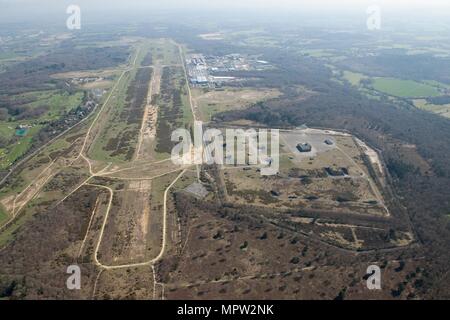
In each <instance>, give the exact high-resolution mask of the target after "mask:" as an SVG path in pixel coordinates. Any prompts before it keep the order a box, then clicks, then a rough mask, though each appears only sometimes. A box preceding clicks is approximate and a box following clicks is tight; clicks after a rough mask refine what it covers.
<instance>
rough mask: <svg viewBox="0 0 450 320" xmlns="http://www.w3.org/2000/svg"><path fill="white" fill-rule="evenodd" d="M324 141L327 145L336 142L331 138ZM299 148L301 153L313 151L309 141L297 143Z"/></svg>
mask: <svg viewBox="0 0 450 320" xmlns="http://www.w3.org/2000/svg"><path fill="white" fill-rule="evenodd" d="M323 143H325V144H326V145H329V146H332V145H333V144H334V141H333V140H331V139H326V140H325V141H324V142H323ZM297 150H298V151H299V152H301V153H306V152H311V151H312V146H311V144H310V143H309V142H303V143H299V144H297Z"/></svg>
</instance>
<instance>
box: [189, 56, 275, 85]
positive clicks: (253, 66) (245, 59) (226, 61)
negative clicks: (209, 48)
mask: <svg viewBox="0 0 450 320" xmlns="http://www.w3.org/2000/svg"><path fill="white" fill-rule="evenodd" d="M186 65H187V70H188V75H189V81H190V83H191V85H193V86H206V87H217V86H221V85H222V84H223V83H226V82H232V81H239V79H238V78H236V77H233V76H226V75H224V74H226V73H228V72H236V71H255V70H256V71H263V70H267V69H270V68H272V66H271V65H270V64H269V63H268V62H267V61H263V60H258V59H256V58H254V57H251V56H247V55H241V54H238V53H235V54H228V55H225V56H204V55H202V54H192V55H189V56H188V57H187V59H186Z"/></svg>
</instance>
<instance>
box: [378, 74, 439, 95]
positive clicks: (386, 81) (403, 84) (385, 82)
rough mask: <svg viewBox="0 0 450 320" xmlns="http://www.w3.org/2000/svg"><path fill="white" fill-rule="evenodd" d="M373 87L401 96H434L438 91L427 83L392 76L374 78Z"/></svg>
mask: <svg viewBox="0 0 450 320" xmlns="http://www.w3.org/2000/svg"><path fill="white" fill-rule="evenodd" d="M372 85H373V88H374V89H375V90H377V91H379V92H383V93H386V94H388V95H391V96H396V97H401V98H420V97H436V96H439V95H440V93H439V91H438V90H437V89H436V88H435V87H433V86H431V85H428V84H424V83H420V82H416V81H412V80H402V79H394V78H375V79H373V83H372Z"/></svg>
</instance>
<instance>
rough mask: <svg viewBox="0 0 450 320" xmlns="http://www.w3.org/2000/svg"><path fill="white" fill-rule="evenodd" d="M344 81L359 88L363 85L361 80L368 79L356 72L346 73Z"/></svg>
mask: <svg viewBox="0 0 450 320" xmlns="http://www.w3.org/2000/svg"><path fill="white" fill-rule="evenodd" d="M343 76H344V79H345V80H347V81H348V82H350V84H351V85H353V86H359V85H360V84H361V80H364V79H367V76H365V75H363V74H361V73H356V72H350V71H344V74H343Z"/></svg>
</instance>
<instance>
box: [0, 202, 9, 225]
mask: <svg viewBox="0 0 450 320" xmlns="http://www.w3.org/2000/svg"><path fill="white" fill-rule="evenodd" d="M7 218H8V215H7V214H6V212H5V211H4V209H3V207H2V205H1V204H0V226H1V225H2V224H3V223H4V222H5V221H6V219H7Z"/></svg>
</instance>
